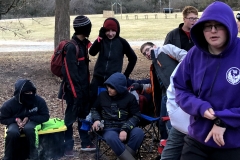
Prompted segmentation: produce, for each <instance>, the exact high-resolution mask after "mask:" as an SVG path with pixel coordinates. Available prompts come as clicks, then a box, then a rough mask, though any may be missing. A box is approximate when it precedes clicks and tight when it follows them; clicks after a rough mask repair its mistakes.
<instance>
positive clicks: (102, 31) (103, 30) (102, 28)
mask: <svg viewBox="0 0 240 160" xmlns="http://www.w3.org/2000/svg"><path fill="white" fill-rule="evenodd" d="M106 31H107V30H106V28H104V27H101V28H100V30H99V35H98V36H99V37H101V38H105V37H106V34H105V33H106Z"/></svg>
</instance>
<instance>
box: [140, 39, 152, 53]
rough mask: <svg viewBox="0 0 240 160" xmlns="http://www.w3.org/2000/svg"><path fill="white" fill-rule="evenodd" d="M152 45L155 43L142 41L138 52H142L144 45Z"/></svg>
mask: <svg viewBox="0 0 240 160" xmlns="http://www.w3.org/2000/svg"><path fill="white" fill-rule="evenodd" d="M154 45H155V44H154V43H152V42H146V43H143V44H142V46H141V47H140V52H141V53H142V50H143V48H144V47H146V46H151V47H153V46H154Z"/></svg>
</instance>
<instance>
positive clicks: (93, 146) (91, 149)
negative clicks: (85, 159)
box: [81, 143, 96, 151]
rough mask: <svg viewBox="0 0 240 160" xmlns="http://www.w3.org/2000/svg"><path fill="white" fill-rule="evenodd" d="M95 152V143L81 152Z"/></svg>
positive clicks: (83, 148)
mask: <svg viewBox="0 0 240 160" xmlns="http://www.w3.org/2000/svg"><path fill="white" fill-rule="evenodd" d="M95 150H96V147H95V145H94V144H93V143H92V144H90V145H89V146H86V147H82V148H81V151H95Z"/></svg>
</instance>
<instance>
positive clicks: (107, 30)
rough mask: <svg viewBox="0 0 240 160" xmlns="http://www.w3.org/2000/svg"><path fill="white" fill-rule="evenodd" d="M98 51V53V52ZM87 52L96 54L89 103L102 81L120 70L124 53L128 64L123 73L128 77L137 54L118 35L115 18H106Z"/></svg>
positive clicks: (93, 99) (93, 100)
mask: <svg viewBox="0 0 240 160" xmlns="http://www.w3.org/2000/svg"><path fill="white" fill-rule="evenodd" d="M98 53H99V54H98ZM89 54H90V55H92V56H96V55H97V54H98V58H97V62H96V64H95V67H94V72H93V78H92V81H91V85H90V93H91V94H90V95H91V100H92V102H91V104H90V106H92V105H93V103H94V102H95V99H96V97H97V94H98V93H97V90H98V87H99V86H102V85H103V83H104V81H105V80H106V79H107V78H108V77H109V76H110V75H112V74H113V73H115V72H122V67H123V58H124V55H126V57H127V58H128V64H127V67H126V70H125V71H124V75H125V76H126V78H128V77H129V75H130V74H131V72H132V71H133V68H134V66H135V64H136V62H137V56H136V54H135V53H134V51H133V50H132V48H131V47H130V45H129V43H128V42H127V41H126V40H125V39H123V38H122V37H120V25H119V22H118V21H117V20H116V19H115V18H107V19H106V20H105V21H104V23H103V27H101V29H100V31H99V37H98V38H97V39H96V40H95V41H94V43H93V45H92V46H91V48H90V50H89Z"/></svg>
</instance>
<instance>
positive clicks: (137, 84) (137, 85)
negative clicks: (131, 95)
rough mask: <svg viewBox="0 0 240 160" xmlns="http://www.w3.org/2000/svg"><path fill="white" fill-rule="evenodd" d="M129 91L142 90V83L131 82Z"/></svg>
mask: <svg viewBox="0 0 240 160" xmlns="http://www.w3.org/2000/svg"><path fill="white" fill-rule="evenodd" d="M130 89H131V91H134V90H137V91H142V90H143V84H139V83H133V84H132V85H131V86H130Z"/></svg>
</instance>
